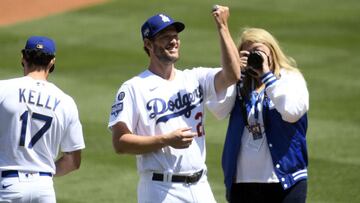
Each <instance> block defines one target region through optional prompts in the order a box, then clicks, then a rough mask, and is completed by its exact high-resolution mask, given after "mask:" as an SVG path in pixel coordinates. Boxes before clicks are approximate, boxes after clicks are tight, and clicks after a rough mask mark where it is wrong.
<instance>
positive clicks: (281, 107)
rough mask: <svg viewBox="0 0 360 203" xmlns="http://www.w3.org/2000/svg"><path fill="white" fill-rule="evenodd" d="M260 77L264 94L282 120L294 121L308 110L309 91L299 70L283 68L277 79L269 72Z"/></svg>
mask: <svg viewBox="0 0 360 203" xmlns="http://www.w3.org/2000/svg"><path fill="white" fill-rule="evenodd" d="M261 79H262V82H263V83H264V84H265V92H266V95H267V96H268V97H269V98H270V100H271V101H272V103H273V107H274V108H275V109H276V110H277V111H278V112H279V113H280V114H281V117H282V119H283V120H284V121H287V122H290V123H294V122H296V121H298V120H299V119H300V118H301V117H302V116H303V115H304V114H305V113H306V112H307V111H308V110H309V92H308V89H307V87H306V82H305V80H304V78H303V76H302V75H301V73H300V72H295V71H287V70H283V71H281V77H280V78H279V79H277V78H276V77H275V76H274V75H273V74H272V73H271V72H269V73H266V74H265V75H264V76H262V78H261Z"/></svg>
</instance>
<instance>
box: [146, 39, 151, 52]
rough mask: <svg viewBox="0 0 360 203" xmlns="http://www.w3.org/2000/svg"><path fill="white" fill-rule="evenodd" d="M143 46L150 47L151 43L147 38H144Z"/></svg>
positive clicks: (149, 48)
mask: <svg viewBox="0 0 360 203" xmlns="http://www.w3.org/2000/svg"><path fill="white" fill-rule="evenodd" d="M144 47H145V48H147V49H148V50H151V49H152V43H151V41H150V40H149V39H147V38H145V39H144Z"/></svg>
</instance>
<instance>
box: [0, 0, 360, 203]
mask: <svg viewBox="0 0 360 203" xmlns="http://www.w3.org/2000/svg"><path fill="white" fill-rule="evenodd" d="M214 3H218V4H225V5H228V6H230V9H231V16H230V28H231V31H232V35H233V38H234V39H235V41H237V40H238V33H239V32H240V30H241V28H242V27H244V26H251V27H262V28H265V29H267V30H269V31H270V32H271V33H273V34H274V35H275V36H276V37H277V38H278V40H279V41H280V44H281V45H282V47H283V48H284V50H285V51H286V52H287V53H288V54H289V55H291V56H292V57H294V58H295V59H296V60H297V62H298V65H299V68H300V69H301V70H302V72H303V73H304V75H305V78H306V80H307V82H308V88H309V91H310V111H309V129H308V137H307V140H308V149H309V173H310V174H309V175H310V177H309V188H308V191H309V192H308V202H311V203H332V202H344V203H350V202H360V174H359V171H360V110H359V109H360V108H359V107H358V105H359V100H360V80H359V79H358V77H359V76H360V59H359V53H360V52H359V45H360V34H359V33H360V12H359V11H360V3H359V1H358V0H344V1H340V2H339V1H335V0H301V1H300V0H272V1H268V0H252V1H238V0H231V1H230V0H229V1H225V0H223V1H210V0H201V1H194V0H182V1H160V0H158V1H155V0H147V1H141V3H140V2H138V1H130V0H117V1H115V0H114V1H110V2H108V3H106V4H103V5H100V6H96V7H91V8H87V9H83V10H79V11H74V12H68V13H64V14H60V15H54V16H50V17H47V18H43V19H39V20H35V21H31V22H25V23H20V24H16V25H12V26H7V27H0V45H1V46H0V79H6V78H9V77H15V76H21V74H22V68H21V65H20V57H21V56H20V50H21V49H22V48H23V46H24V43H25V40H26V39H27V38H28V36H30V35H47V36H50V37H52V38H54V39H55V41H56V42H57V50H58V51H57V67H56V70H55V74H54V75H52V76H51V78H50V80H51V81H52V82H54V83H56V84H57V85H58V86H59V87H60V88H62V89H63V90H64V91H65V92H67V93H68V94H70V95H72V96H73V98H74V99H75V101H76V103H77V105H78V108H79V112H80V117H81V121H82V124H83V129H84V135H85V141H86V146H87V148H86V149H85V150H84V152H83V162H82V166H81V169H80V170H79V171H76V172H74V173H72V174H70V175H68V176H65V177H62V178H55V188H56V192H57V199H58V202H59V203H85V202H125V203H127V202H136V184H137V180H138V176H137V172H136V165H135V157H134V156H131V155H124V156H119V155H117V154H115V153H114V151H113V149H112V144H111V133H110V131H108V129H107V121H108V114H109V112H110V106H111V104H112V102H113V98H114V96H115V93H116V91H117V89H118V88H119V86H120V85H121V84H122V83H123V82H124V81H125V80H127V79H129V78H130V77H132V76H134V75H136V74H138V73H139V72H141V71H142V70H143V69H145V68H146V67H147V62H148V58H147V56H146V54H145V52H144V51H143V49H142V41H141V35H140V26H141V25H142V23H143V21H144V20H145V19H146V18H147V17H149V16H151V15H153V14H155V13H158V12H165V13H167V14H169V15H171V16H172V17H174V18H175V19H179V20H181V21H183V22H184V23H185V24H186V29H185V31H184V32H182V33H181V35H180V37H181V40H182V48H181V59H180V61H179V62H178V64H177V67H179V68H185V67H193V66H210V67H212V66H218V65H219V63H220V49H219V42H218V36H217V32H216V30H215V24H214V22H213V19H212V16H211V14H210V9H211V7H212V5H213V4H214ZM226 126H227V121H226V120H224V121H217V120H215V119H214V117H212V116H211V115H210V114H208V116H207V119H206V131H207V165H208V168H209V179H210V184H211V186H212V189H213V192H214V194H215V197H216V199H217V201H218V202H225V198H224V185H223V176H222V171H221V166H220V161H221V151H222V146H223V142H224V134H225V131H226ZM0 150H1V149H0Z"/></svg>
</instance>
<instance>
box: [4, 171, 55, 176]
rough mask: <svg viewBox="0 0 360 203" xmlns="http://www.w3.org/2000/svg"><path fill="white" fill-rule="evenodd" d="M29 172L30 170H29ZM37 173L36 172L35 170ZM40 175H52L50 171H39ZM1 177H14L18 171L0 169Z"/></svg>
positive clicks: (17, 174)
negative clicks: (0, 170)
mask: <svg viewBox="0 0 360 203" xmlns="http://www.w3.org/2000/svg"><path fill="white" fill-rule="evenodd" d="M29 173H31V172H29ZM35 173H37V172H35ZM39 175H40V176H50V177H52V173H49V172H39ZM1 177H2V178H14V177H19V171H17V170H9V171H2V172H1Z"/></svg>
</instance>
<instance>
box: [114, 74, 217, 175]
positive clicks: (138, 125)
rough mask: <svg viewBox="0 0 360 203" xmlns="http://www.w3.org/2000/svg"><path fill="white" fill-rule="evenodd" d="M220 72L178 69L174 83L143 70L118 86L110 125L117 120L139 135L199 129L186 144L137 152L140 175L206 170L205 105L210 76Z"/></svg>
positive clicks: (210, 88)
mask: <svg viewBox="0 0 360 203" xmlns="http://www.w3.org/2000/svg"><path fill="white" fill-rule="evenodd" d="M219 70H220V69H214V68H194V69H191V70H184V71H181V70H176V72H175V78H174V80H172V81H168V80H164V79H163V78H161V77H159V76H157V75H155V74H153V73H152V72H151V71H149V70H146V71H144V72H142V73H141V74H139V75H138V76H136V77H134V78H132V79H130V80H128V81H126V82H125V83H124V84H123V85H122V86H121V87H120V89H119V91H118V92H117V95H116V98H115V102H114V104H113V106H112V110H111V114H110V119H109V125H108V126H109V127H110V128H111V127H112V126H113V125H115V124H116V123H117V122H120V121H121V122H124V123H125V124H126V125H127V127H128V128H129V130H130V131H131V132H132V133H134V134H136V135H140V136H153V135H159V134H166V133H169V132H172V131H174V130H176V129H178V128H182V127H192V131H194V132H197V133H198V136H196V137H195V138H194V140H193V142H192V144H191V145H190V147H189V148H186V149H175V148H172V147H170V146H168V147H164V148H162V149H160V150H158V151H156V152H152V153H147V154H142V155H137V166H138V171H139V172H140V173H141V172H146V171H160V172H170V173H189V172H193V171H198V170H200V169H206V165H205V157H206V150H205V132H204V128H203V125H204V121H205V115H204V113H205V111H204V108H205V107H204V106H205V105H204V104H205V102H206V100H208V99H209V98H211V97H213V96H214V95H216V92H215V87H214V76H215V74H216V73H217V72H218V71H219Z"/></svg>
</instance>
